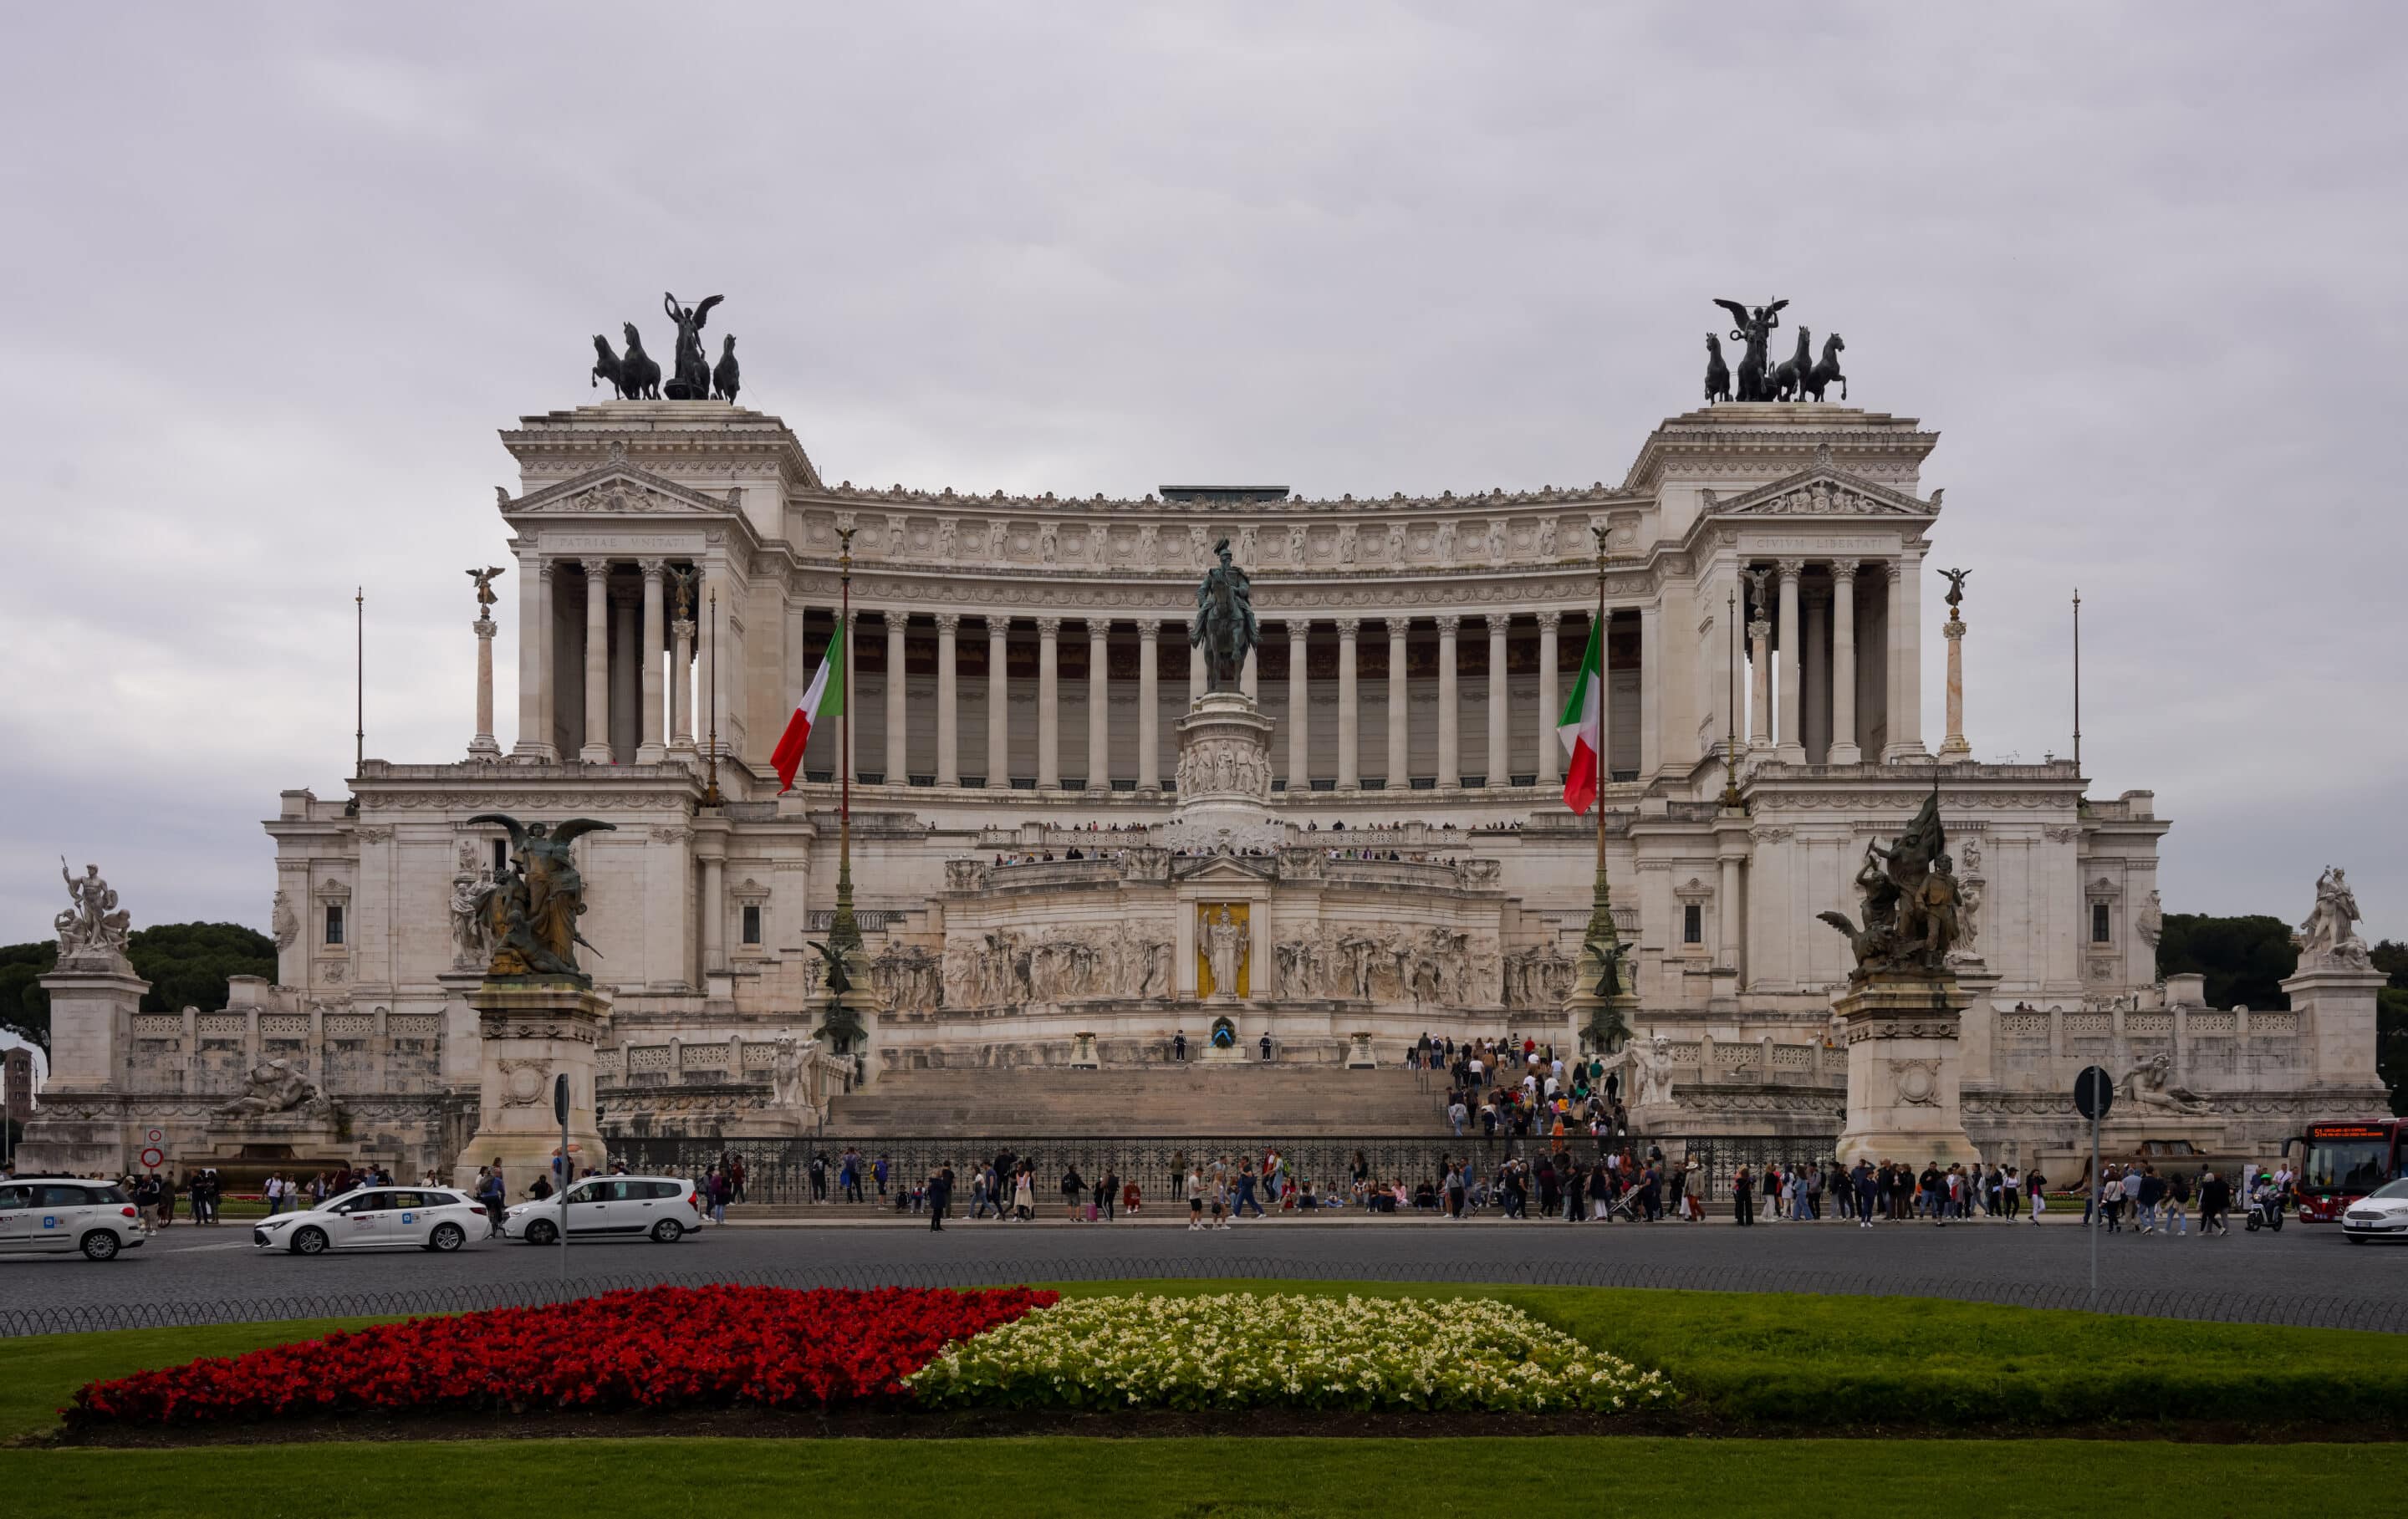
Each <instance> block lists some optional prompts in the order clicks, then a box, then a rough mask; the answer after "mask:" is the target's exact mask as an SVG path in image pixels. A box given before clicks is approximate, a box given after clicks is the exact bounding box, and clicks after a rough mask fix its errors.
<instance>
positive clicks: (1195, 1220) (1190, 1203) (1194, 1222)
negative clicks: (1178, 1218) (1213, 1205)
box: [1187, 1166, 1204, 1234]
mask: <svg viewBox="0 0 2408 1519" xmlns="http://www.w3.org/2000/svg"><path fill="white" fill-rule="evenodd" d="M1203 1226H1204V1172H1203V1171H1202V1170H1201V1169H1199V1168H1197V1167H1194V1166H1190V1167H1188V1168H1187V1232H1189V1233H1190V1234H1193V1233H1195V1232H1196V1231H1197V1230H1198V1229H1200V1228H1202V1227H1203Z"/></svg>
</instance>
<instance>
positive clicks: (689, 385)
mask: <svg viewBox="0 0 2408 1519" xmlns="http://www.w3.org/2000/svg"><path fill="white" fill-rule="evenodd" d="M724 299H726V297H725V296H724V295H712V296H710V297H708V298H707V299H705V300H703V301H702V302H701V303H700V304H698V305H695V306H680V305H678V298H677V297H676V296H675V295H673V294H667V293H666V292H664V293H663V294H662V295H661V306H662V308H663V309H665V310H667V312H668V315H669V320H670V321H671V322H676V323H677V364H676V366H675V367H674V368H673V369H672V370H671V371H670V372H671V373H672V374H673V375H674V376H675V377H676V378H675V379H673V380H670V381H669V383H668V387H667V390H666V391H665V392H664V394H667V397H668V398H669V399H670V400H672V401H708V400H710V358H709V357H708V356H707V355H705V354H704V352H703V351H702V329H703V324H704V323H705V322H709V321H710V308H712V307H714V306H717V305H718V304H719V303H720V302H721V301H723V300H724Z"/></svg>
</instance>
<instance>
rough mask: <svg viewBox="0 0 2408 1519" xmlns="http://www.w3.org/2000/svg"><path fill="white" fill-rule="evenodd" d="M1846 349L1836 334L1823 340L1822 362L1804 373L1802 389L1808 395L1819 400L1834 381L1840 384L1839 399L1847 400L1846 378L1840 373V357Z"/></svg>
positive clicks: (1845, 345)
mask: <svg viewBox="0 0 2408 1519" xmlns="http://www.w3.org/2000/svg"><path fill="white" fill-rule="evenodd" d="M1847 347H1848V345H1847V344H1845V343H1843V342H1842V341H1841V340H1840V335H1839V334H1838V333H1833V334H1832V335H1831V336H1830V337H1826V338H1825V339H1823V362H1822V363H1820V364H1818V365H1815V366H1814V367H1813V368H1812V369H1810V370H1808V371H1807V372H1806V379H1805V380H1804V382H1803V387H1802V388H1803V389H1804V390H1805V393H1806V394H1808V395H1811V396H1813V398H1814V399H1815V400H1817V401H1819V400H1821V399H1822V398H1823V392H1824V391H1825V390H1827V389H1828V388H1829V386H1830V383H1831V381H1833V380H1838V381H1839V382H1840V399H1841V400H1842V401H1844V400H1846V399H1847V398H1848V377H1847V376H1845V375H1843V374H1842V373H1840V355H1841V354H1842V353H1843V352H1845V351H1847Z"/></svg>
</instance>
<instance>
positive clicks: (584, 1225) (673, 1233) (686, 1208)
mask: <svg viewBox="0 0 2408 1519" xmlns="http://www.w3.org/2000/svg"><path fill="white" fill-rule="evenodd" d="M564 1219H565V1220H566V1226H567V1229H568V1237H569V1238H570V1239H571V1240H655V1241H657V1242H659V1243H661V1244H665V1245H673V1244H675V1243H677V1242H678V1240H681V1239H682V1238H684V1237H685V1236H686V1235H688V1234H692V1233H694V1232H695V1231H696V1230H698V1229H700V1228H701V1227H702V1194H701V1193H700V1192H699V1191H697V1190H695V1184H694V1183H693V1182H682V1181H680V1180H678V1179H677V1178H676V1177H674V1176H589V1177H587V1178H586V1179H585V1180H584V1181H582V1182H577V1183H576V1184H575V1185H573V1186H571V1187H570V1188H569V1189H568V1193H567V1196H566V1198H565V1199H564V1198H562V1197H546V1198H544V1199H543V1200H542V1201H541V1202H523V1203H521V1204H519V1205H518V1206H517V1207H516V1208H513V1209H511V1210H510V1211H509V1212H507V1213H504V1214H503V1215H502V1236H503V1238H505V1239H509V1240H525V1241H526V1242H527V1243H528V1244H531V1245H556V1244H558V1243H560V1231H561V1227H562V1225H563V1221H564Z"/></svg>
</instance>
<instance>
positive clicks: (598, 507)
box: [501, 462, 738, 517]
mask: <svg viewBox="0 0 2408 1519" xmlns="http://www.w3.org/2000/svg"><path fill="white" fill-rule="evenodd" d="M501 494H502V497H503V499H502V501H501V509H502V513H503V515H505V516H509V517H517V516H522V515H534V514H538V513H541V514H544V515H553V514H564V515H565V514H569V513H575V514H578V515H590V516H595V517H664V516H667V517H728V516H733V515H735V514H736V512H737V509H738V507H737V502H738V496H737V493H736V492H735V491H733V490H731V491H729V492H728V493H727V494H725V495H724V496H718V495H711V494H707V493H705V492H702V491H697V490H695V489H694V488H693V487H692V486H687V485H681V484H679V483H678V482H677V481H675V480H668V479H665V478H664V477H662V476H659V475H655V474H653V473H652V472H651V471H650V470H645V469H638V468H637V467H635V466H632V465H628V464H624V463H615V462H614V463H611V464H606V465H604V466H602V467H601V468H599V469H594V470H588V471H587V472H586V473H584V474H582V475H580V476H578V477H577V478H576V479H574V480H562V481H561V482H560V483H559V484H557V485H547V486H545V487H544V488H543V489H542V490H539V491H530V492H528V493H527V494H524V495H523V496H520V497H519V498H518V499H516V500H511V499H509V493H507V492H502V493H501Z"/></svg>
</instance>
